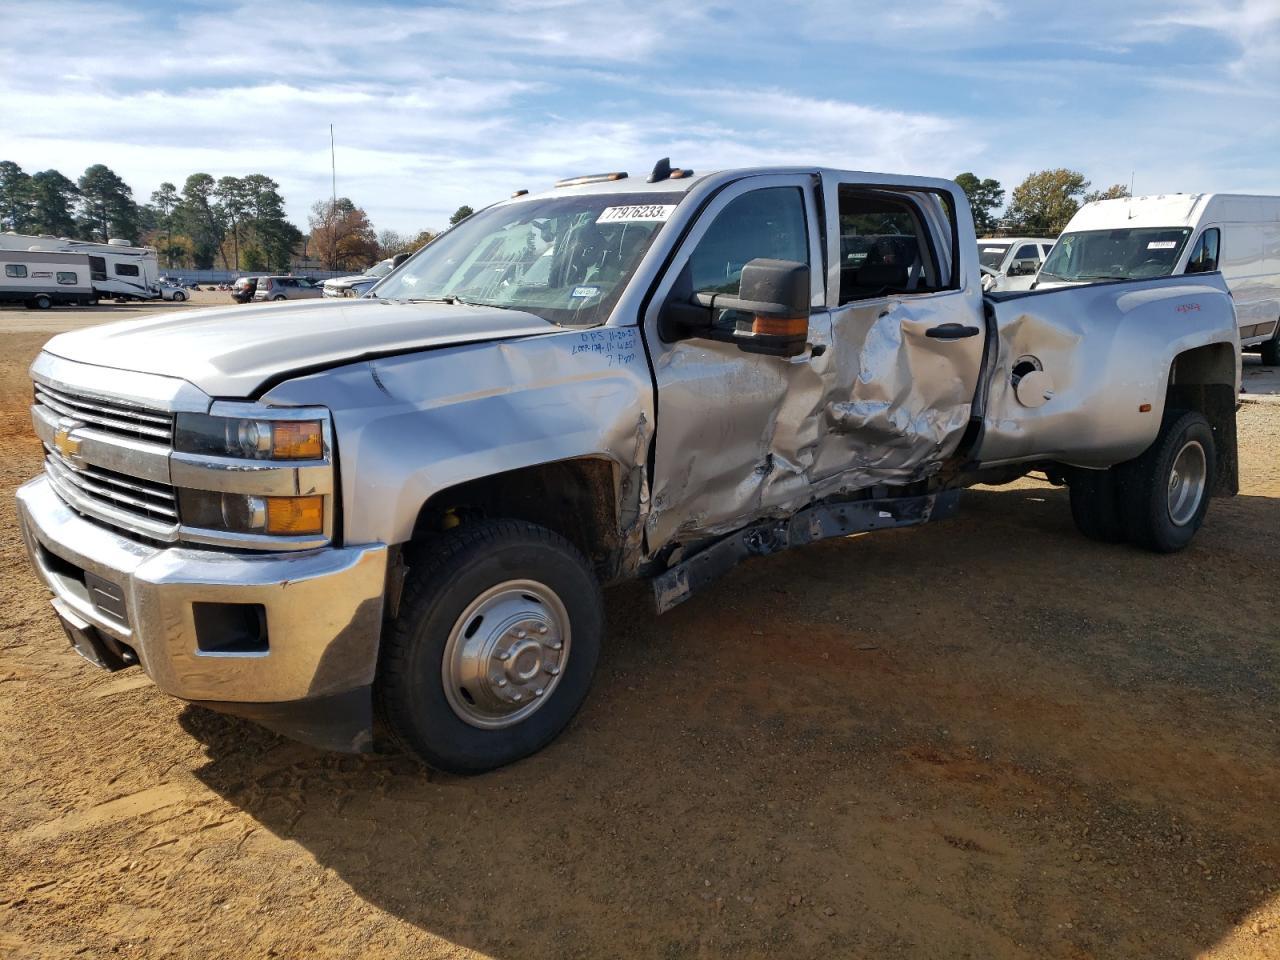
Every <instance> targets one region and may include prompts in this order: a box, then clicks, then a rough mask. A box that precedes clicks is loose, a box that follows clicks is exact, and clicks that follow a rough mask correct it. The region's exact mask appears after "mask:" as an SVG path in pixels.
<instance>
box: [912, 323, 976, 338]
mask: <svg viewBox="0 0 1280 960" xmlns="http://www.w3.org/2000/svg"><path fill="white" fill-rule="evenodd" d="M924 335H925V336H926V337H933V339H935V340H963V339H964V338H965V337H976V336H977V335H978V328H977V327H966V326H965V325H964V324H962V323H942V324H939V325H938V326H936V327H930V328H929V329H928V330H926V331H925V332H924Z"/></svg>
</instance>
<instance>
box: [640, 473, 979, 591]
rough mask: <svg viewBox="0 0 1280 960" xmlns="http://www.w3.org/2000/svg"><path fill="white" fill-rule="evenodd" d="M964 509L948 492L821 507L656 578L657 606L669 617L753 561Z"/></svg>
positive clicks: (757, 527) (752, 531) (760, 528)
mask: <svg viewBox="0 0 1280 960" xmlns="http://www.w3.org/2000/svg"><path fill="white" fill-rule="evenodd" d="M959 505H960V491H959V490H942V491H939V492H938V493H931V494H927V495H925V496H919V497H894V498H890V499H884V500H854V501H843V502H837V503H819V504H815V505H813V506H811V507H806V508H805V509H803V510H800V511H799V512H797V513H796V514H794V515H793V516H791V517H788V518H786V519H782V520H768V521H765V522H763V523H757V524H753V525H752V526H749V527H745V528H744V529H742V530H739V531H737V532H736V533H731V534H729V535H728V536H727V537H724V538H723V539H721V540H718V541H717V542H716V543H714V544H712V545H711V546H709V547H707V548H706V549H704V550H702V551H701V552H699V553H697V554H695V555H694V556H692V557H690V558H689V559H688V560H685V561H683V562H682V563H679V564H677V565H676V566H674V567H672V568H671V569H669V570H667V571H666V572H664V573H662V574H660V575H659V576H657V577H655V578H654V580H653V598H654V605H655V606H656V607H657V611H658V613H666V612H667V611H668V610H670V609H671V608H672V607H675V606H677V605H679V604H681V603H683V602H684V601H685V600H688V599H689V597H691V596H693V594H694V593H695V592H696V591H697V590H699V589H701V588H702V587H705V586H706V585H707V584H709V583H711V582H712V581H713V580H716V579H718V578H719V577H721V576H723V575H724V574H726V573H728V572H729V571H730V570H732V569H733V568H734V567H735V566H737V565H738V564H739V563H741V562H742V561H743V560H746V559H747V558H748V557H755V556H764V555H766V554H770V553H778V552H780V551H782V550H786V549H788V548H789V547H800V546H804V545H805V544H809V543H814V542H816V541H818V540H825V539H828V538H830V537H845V536H848V535H849V534H852V533H866V532H868V531H871V530H886V529H888V528H890V527H909V526H915V525H917V524H921V523H927V522H929V521H931V520H945V519H947V518H949V517H952V516H954V515H955V513H956V510H957V509H958V507H959Z"/></svg>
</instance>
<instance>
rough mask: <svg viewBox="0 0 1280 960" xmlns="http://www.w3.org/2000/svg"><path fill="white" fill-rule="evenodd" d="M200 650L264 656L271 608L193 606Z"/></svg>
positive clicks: (234, 604) (243, 605) (199, 604)
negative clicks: (268, 612) (268, 616)
mask: <svg viewBox="0 0 1280 960" xmlns="http://www.w3.org/2000/svg"><path fill="white" fill-rule="evenodd" d="M191 615H192V619H193V620H194V621H195V626H196V649H197V650H198V651H199V652H200V653H211V654H239V655H246V654H262V653H267V652H268V650H269V649H270V645H269V643H268V639H267V608H266V607H264V606H263V605H262V604H260V603H193V604H191Z"/></svg>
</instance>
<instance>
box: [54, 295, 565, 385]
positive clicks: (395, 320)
mask: <svg viewBox="0 0 1280 960" xmlns="http://www.w3.org/2000/svg"><path fill="white" fill-rule="evenodd" d="M561 329H562V328H560V327H557V326H556V325H555V324H552V323H548V322H547V321H546V320H543V319H541V318H540V317H536V316H534V315H533V314H531V313H524V312H523V311H519V310H502V309H498V308H497V307H477V306H463V305H461V304H454V305H451V304H447V303H392V302H389V301H385V300H363V299H361V300H338V301H321V300H307V301H301V302H294V303H290V302H287V301H286V302H284V303H264V304H260V305H253V306H235V307H214V308H212V309H208V310H195V311H190V312H186V311H176V312H172V313H165V314H164V315H162V316H158V317H155V318H148V319H144V320H125V321H121V322H119V323H109V324H104V325H102V326H99V327H89V328H87V329H84V330H77V331H75V332H72V333H63V334H60V335H59V336H56V337H54V338H53V339H52V340H50V341H49V342H48V343H47V344H46V345H45V350H46V351H47V352H49V353H51V354H54V355H55V356H59V357H63V358H65V359H67V360H75V361H78V362H80V363H89V364H94V365H96V366H101V367H113V368H117V369H120V370H135V371H138V372H141V373H155V374H160V375H162V376H168V377H179V378H181V379H183V380H186V381H188V382H190V383H193V384H195V385H196V386H197V387H199V388H200V389H201V390H203V391H204V392H205V393H207V394H209V395H210V396H212V397H221V398H245V397H251V396H253V395H254V393H255V392H256V391H257V390H258V389H259V388H260V387H262V385H263V384H264V383H266V382H267V381H268V380H272V379H275V378H278V377H279V376H280V375H281V374H288V373H290V372H292V371H301V370H307V369H314V368H320V367H326V366H333V365H336V364H340V363H345V362H351V361H355V360H359V359H361V358H362V357H373V356H385V355H388V354H394V353H407V352H410V351H414V350H422V349H428V348H431V347H443V346H451V345H454V344H463V343H476V342H479V341H482V340H498V339H503V338H507V337H523V336H531V335H537V334H548V333H555V332H556V331H558V330H561Z"/></svg>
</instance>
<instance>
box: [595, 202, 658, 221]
mask: <svg viewBox="0 0 1280 960" xmlns="http://www.w3.org/2000/svg"><path fill="white" fill-rule="evenodd" d="M675 209H676V205H675V204H674V203H641V204H635V205H632V206H629V207H605V208H604V209H603V210H601V211H600V216H598V217H596V223H666V222H667V221H668V220H670V219H671V214H673V213H674V212H675Z"/></svg>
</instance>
